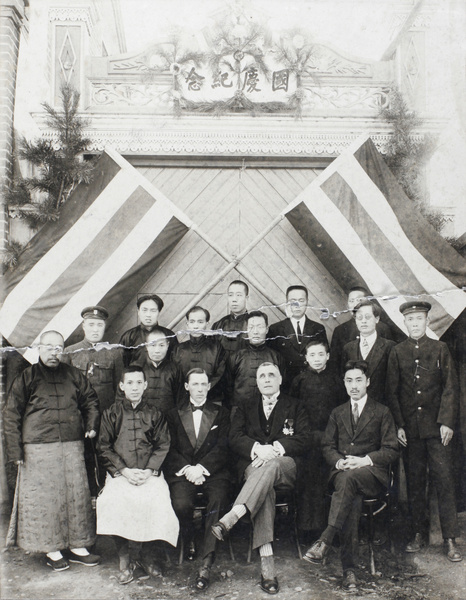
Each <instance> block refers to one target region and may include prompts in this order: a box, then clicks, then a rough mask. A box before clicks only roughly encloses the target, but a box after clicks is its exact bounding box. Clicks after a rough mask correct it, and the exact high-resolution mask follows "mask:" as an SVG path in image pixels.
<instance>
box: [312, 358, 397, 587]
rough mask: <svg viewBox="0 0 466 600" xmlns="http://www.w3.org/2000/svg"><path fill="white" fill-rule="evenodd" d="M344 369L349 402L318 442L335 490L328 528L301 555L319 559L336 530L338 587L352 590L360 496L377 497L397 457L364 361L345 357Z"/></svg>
mask: <svg viewBox="0 0 466 600" xmlns="http://www.w3.org/2000/svg"><path fill="white" fill-rule="evenodd" d="M344 371H345V375H344V382H345V387H346V391H347V392H348V395H349V396H350V400H349V402H345V404H342V405H340V406H338V407H337V408H335V409H334V410H333V412H332V414H331V415H330V420H329V422H328V425H327V428H326V430H325V433H324V438H323V440H322V450H323V453H324V458H325V460H326V461H327V463H328V464H329V465H330V466H331V468H332V471H331V473H330V483H331V484H332V486H333V488H334V490H335V491H334V492H333V495H332V502H331V505H330V513H329V517H328V526H327V528H326V529H325V531H324V532H323V533H322V535H321V536H320V539H319V540H318V541H317V542H316V543H315V544H314V545H313V546H311V548H309V550H308V551H307V552H306V554H305V556H304V559H305V560H307V561H309V562H313V563H320V562H322V560H323V559H324V558H325V556H326V555H327V554H328V552H329V551H330V547H331V545H332V542H333V538H334V537H335V535H336V534H337V533H340V535H341V538H340V539H341V542H342V546H341V562H342V567H343V574H344V577H343V587H344V588H345V589H347V590H355V588H356V587H357V580H356V574H355V568H356V564H357V556H358V545H359V544H358V524H359V517H360V515H361V509H362V500H363V497H364V496H376V495H377V494H379V493H380V492H381V491H382V490H383V489H384V488H385V487H386V486H387V485H388V477H389V473H388V467H389V465H390V464H391V463H392V462H393V461H395V460H396V459H397V457H398V440H397V437H396V429H395V423H394V421H393V417H392V415H391V413H390V410H389V409H388V408H387V407H386V406H384V405H383V404H380V403H378V402H376V401H375V400H374V399H373V398H368V395H367V387H368V386H369V383H370V382H369V379H368V378H367V376H366V373H367V363H366V362H364V361H350V362H348V363H347V364H346V365H345V369H344Z"/></svg>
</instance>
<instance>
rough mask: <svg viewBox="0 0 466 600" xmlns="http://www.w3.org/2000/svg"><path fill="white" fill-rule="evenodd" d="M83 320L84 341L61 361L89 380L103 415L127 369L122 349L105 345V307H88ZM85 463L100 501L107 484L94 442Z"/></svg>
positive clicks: (89, 445) (86, 450)
mask: <svg viewBox="0 0 466 600" xmlns="http://www.w3.org/2000/svg"><path fill="white" fill-rule="evenodd" d="M81 317H82V318H83V322H82V324H81V327H82V329H83V332H84V339H83V340H81V341H80V342H78V343H77V344H73V345H72V346H68V347H67V348H65V352H64V353H63V354H62V355H61V356H60V360H61V361H62V362H64V363H67V364H68V365H72V366H73V367H76V368H77V369H79V370H80V371H81V373H82V374H83V375H84V377H87V379H88V380H89V382H90V383H91V385H92V387H93V388H94V390H95V392H96V394H97V398H98V399H99V410H100V414H102V413H103V412H104V410H105V409H106V408H108V407H109V406H110V405H111V404H113V402H114V401H115V395H116V393H117V391H118V383H119V380H120V373H121V371H122V368H123V363H122V360H121V353H120V352H119V350H118V348H110V347H109V345H108V344H107V343H106V342H102V339H103V337H104V334H105V321H106V320H107V319H108V312H107V309H105V308H104V307H103V306H88V307H86V308H84V309H83V311H82V312H81ZM84 459H85V462H86V469H87V475H88V479H89V489H90V492H91V496H92V497H93V498H96V497H97V495H98V493H99V489H100V486H101V485H103V483H104V481H105V468H104V467H103V466H102V465H101V463H100V461H99V462H98V469H97V470H96V460H97V458H96V454H95V450H94V442H93V441H91V440H90V439H85V440H84Z"/></svg>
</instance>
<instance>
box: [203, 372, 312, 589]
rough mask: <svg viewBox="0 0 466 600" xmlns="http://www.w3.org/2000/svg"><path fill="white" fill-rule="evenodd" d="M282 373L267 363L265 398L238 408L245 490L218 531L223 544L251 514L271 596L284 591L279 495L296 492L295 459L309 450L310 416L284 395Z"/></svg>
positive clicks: (260, 378)
mask: <svg viewBox="0 0 466 600" xmlns="http://www.w3.org/2000/svg"><path fill="white" fill-rule="evenodd" d="M281 383H282V377H281V375H280V369H279V368H278V367H277V365H274V364H272V363H263V364H262V365H261V366H260V367H259V368H258V369H257V386H258V388H259V392H260V397H257V396H254V397H253V398H251V400H245V401H244V402H241V404H239V405H238V408H237V410H236V412H235V415H234V417H233V419H232V423H231V431H230V447H231V449H232V451H233V452H235V453H236V454H237V455H238V470H239V480H240V481H241V482H243V480H244V484H243V487H242V489H241V491H240V493H239V495H238V497H237V498H236V500H235V501H234V503H233V508H232V510H231V511H230V512H228V513H227V514H226V515H224V516H223V517H222V518H221V519H220V521H219V522H218V523H216V524H215V525H214V526H213V528H212V531H213V534H214V535H215V537H217V538H218V539H219V540H223V539H224V535H225V534H226V532H228V531H230V529H231V528H232V527H233V526H234V525H235V524H236V523H237V522H238V520H239V519H241V517H243V516H244V515H245V514H246V513H248V512H249V514H250V517H251V521H252V524H253V528H254V529H253V542H252V545H253V548H259V554H260V556H261V571H262V574H261V588H262V590H263V591H264V592H267V593H268V594H276V593H277V592H278V590H279V585H278V580H277V577H276V573H275V564H274V557H273V549H272V542H273V539H274V520H275V495H276V494H275V490H276V488H277V487H279V488H282V489H283V488H287V489H291V490H292V489H293V488H294V485H295V481H296V468H297V465H296V459H297V458H298V457H300V456H302V455H303V454H304V453H305V451H306V449H307V447H308V445H309V427H308V420H307V414H306V411H305V410H304V408H303V407H302V405H301V404H300V403H299V402H298V400H295V399H294V398H291V397H290V396H285V394H282V393H281V391H280V386H281Z"/></svg>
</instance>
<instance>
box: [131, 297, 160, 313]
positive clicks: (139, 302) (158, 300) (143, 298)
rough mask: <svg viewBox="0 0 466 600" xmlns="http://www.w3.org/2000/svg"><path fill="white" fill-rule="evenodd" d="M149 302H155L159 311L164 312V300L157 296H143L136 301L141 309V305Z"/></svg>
mask: <svg viewBox="0 0 466 600" xmlns="http://www.w3.org/2000/svg"><path fill="white" fill-rule="evenodd" d="M147 300H153V301H154V302H155V303H156V304H157V307H158V309H159V311H161V310H162V308H163V300H162V298H161V297H160V296H157V294H143V295H142V296H139V298H138V299H137V301H136V306H137V307H138V308H140V307H141V304H142V303H143V302H147Z"/></svg>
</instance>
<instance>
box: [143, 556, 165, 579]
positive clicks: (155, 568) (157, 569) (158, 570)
mask: <svg viewBox="0 0 466 600" xmlns="http://www.w3.org/2000/svg"><path fill="white" fill-rule="evenodd" d="M139 565H140V566H141V568H142V569H143V570H144V571H145V572H146V573H147V575H150V576H151V577H162V567H161V566H160V565H158V564H157V563H156V562H154V561H145V560H141V561H139Z"/></svg>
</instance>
